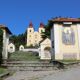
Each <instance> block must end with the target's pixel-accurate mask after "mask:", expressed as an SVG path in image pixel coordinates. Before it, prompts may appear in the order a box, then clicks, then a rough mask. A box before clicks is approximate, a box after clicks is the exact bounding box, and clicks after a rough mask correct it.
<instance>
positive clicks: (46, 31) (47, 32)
mask: <svg viewBox="0 0 80 80" xmlns="http://www.w3.org/2000/svg"><path fill="white" fill-rule="evenodd" d="M44 28H45V32H42V38H43V39H45V38H50V29H49V28H50V26H49V23H48V24H47V25H45V27H44Z"/></svg>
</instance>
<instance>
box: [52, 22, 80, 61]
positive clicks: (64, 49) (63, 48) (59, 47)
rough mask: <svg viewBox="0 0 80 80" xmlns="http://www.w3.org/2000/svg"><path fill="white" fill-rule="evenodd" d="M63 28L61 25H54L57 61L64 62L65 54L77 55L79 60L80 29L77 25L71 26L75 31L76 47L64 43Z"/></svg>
mask: <svg viewBox="0 0 80 80" xmlns="http://www.w3.org/2000/svg"><path fill="white" fill-rule="evenodd" d="M62 26H63V25H59V24H55V25H53V27H54V50H55V52H54V54H55V59H57V60H59V59H60V60H62V59H63V54H76V55H77V59H80V58H79V55H80V54H79V53H80V52H79V39H78V29H77V25H71V28H72V29H73V31H74V33H75V44H74V45H65V44H64V43H62Z"/></svg>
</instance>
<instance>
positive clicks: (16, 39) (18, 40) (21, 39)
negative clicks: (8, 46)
mask: <svg viewBox="0 0 80 80" xmlns="http://www.w3.org/2000/svg"><path fill="white" fill-rule="evenodd" d="M26 37H27V32H25V33H23V34H19V35H12V36H11V37H10V41H11V42H13V43H14V44H15V47H16V50H18V49H19V46H20V45H23V46H25V45H26Z"/></svg>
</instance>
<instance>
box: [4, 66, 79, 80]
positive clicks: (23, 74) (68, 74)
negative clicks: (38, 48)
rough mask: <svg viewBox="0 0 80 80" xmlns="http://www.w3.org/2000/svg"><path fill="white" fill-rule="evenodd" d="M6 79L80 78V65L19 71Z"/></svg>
mask: <svg viewBox="0 0 80 80" xmlns="http://www.w3.org/2000/svg"><path fill="white" fill-rule="evenodd" d="M4 80H80V66H77V67H71V68H68V69H65V70H53V71H17V72H16V73H14V74H13V75H12V76H10V77H8V78H6V79H4Z"/></svg>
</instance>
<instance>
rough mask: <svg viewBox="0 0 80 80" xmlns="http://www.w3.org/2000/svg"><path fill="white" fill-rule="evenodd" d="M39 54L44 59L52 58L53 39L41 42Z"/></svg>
mask: <svg viewBox="0 0 80 80" xmlns="http://www.w3.org/2000/svg"><path fill="white" fill-rule="evenodd" d="M39 56H40V59H42V60H50V59H51V40H50V39H49V38H46V39H45V40H43V41H41V42H40V48H39Z"/></svg>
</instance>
